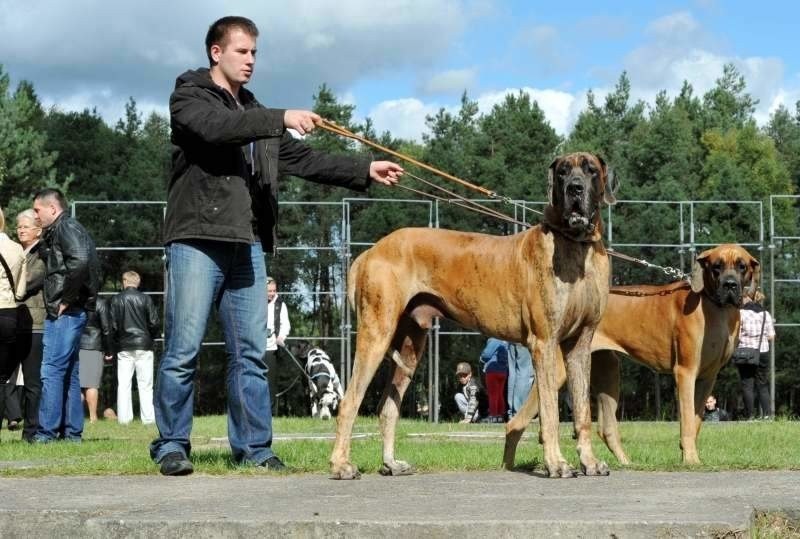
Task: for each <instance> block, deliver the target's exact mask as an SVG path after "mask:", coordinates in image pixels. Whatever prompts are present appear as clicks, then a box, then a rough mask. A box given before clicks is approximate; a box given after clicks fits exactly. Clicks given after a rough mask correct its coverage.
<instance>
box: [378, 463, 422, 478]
mask: <svg viewBox="0 0 800 539" xmlns="http://www.w3.org/2000/svg"><path fill="white" fill-rule="evenodd" d="M378 473H380V474H381V475H391V476H397V475H413V473H414V467H413V466H411V464H409V463H407V462H403V461H402V460H395V461H393V462H388V463H387V462H384V463H383V466H381V469H380V470H378Z"/></svg>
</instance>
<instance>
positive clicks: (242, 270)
mask: <svg viewBox="0 0 800 539" xmlns="http://www.w3.org/2000/svg"><path fill="white" fill-rule="evenodd" d="M257 37H258V29H257V28H256V26H255V24H254V23H253V22H252V21H251V20H249V19H246V18H243V17H224V18H222V19H220V20H218V21H216V22H215V23H214V24H212V25H211V27H210V28H209V31H208V34H207V35H206V53H207V55H208V59H209V62H210V66H211V67H210V69H198V70H196V71H187V72H186V73H184V74H183V75H181V76H179V77H178V79H177V81H176V85H175V91H174V92H173V93H172V96H171V97H170V120H171V127H172V142H173V144H174V149H173V154H172V163H173V167H172V177H171V178H170V182H169V187H168V193H167V212H166V216H165V221H164V243H165V244H166V249H165V250H166V256H167V284H166V289H167V297H166V319H165V330H164V334H165V351H164V357H163V358H162V360H161V363H160V364H159V371H158V377H157V380H156V388H155V399H154V400H155V414H156V424H157V425H158V431H159V437H158V438H157V439H156V440H154V441H153V443H152V444H151V446H150V455H151V457H152V458H153V459H154V460H155V461H156V462H158V463H160V465H161V473H162V474H164V475H185V474H189V473H192V471H193V468H192V463H191V461H190V460H189V454H190V450H191V445H190V443H189V437H190V434H191V425H192V405H193V384H192V381H193V378H194V374H195V371H196V367H197V356H198V354H199V352H200V345H201V342H202V339H203V335H204V333H205V328H206V321H207V320H208V316H209V313H210V311H211V307H212V305H216V306H217V308H218V310H219V319H220V321H221V324H222V329H223V332H224V335H225V344H226V352H227V354H228V375H227V385H228V391H227V393H228V440H229V442H230V445H231V449H232V452H233V457H234V459H235V460H236V461H237V462H240V463H243V464H250V465H255V466H262V467H265V468H267V469H273V470H280V469H283V468H284V465H283V463H282V462H281V461H280V459H278V457H277V456H276V455H275V454H274V453H273V451H272V410H271V407H270V395H269V388H268V385H267V381H266V378H265V376H264V369H265V365H264V361H263V356H264V352H265V349H266V331H267V330H266V320H267V314H266V304H265V302H264V297H263V293H264V290H265V287H266V284H265V281H266V264H265V262H264V253H263V251H270V250H272V251H274V249H275V224H276V222H277V210H278V203H277V197H278V181H279V178H280V176H281V175H284V174H292V175H295V176H300V177H302V178H305V179H308V180H312V181H315V182H319V183H326V184H333V185H339V186H344V187H349V188H351V189H356V190H361V191H363V190H365V189H366V188H367V187H368V186H369V184H370V183H371V182H372V181H375V182H379V183H383V184H386V185H391V184H393V183H396V182H397V180H398V177H399V176H400V175H401V174H402V168H401V167H399V166H398V165H396V164H394V163H391V162H388V161H372V162H370V161H368V160H364V159H360V158H357V157H352V156H344V155H330V154H325V153H321V152H318V151H315V150H313V149H311V148H310V147H309V146H307V145H306V144H304V143H302V142H300V141H298V140H295V139H294V138H292V137H291V136H290V135H289V134H288V133H287V132H286V129H287V128H291V129H294V130H295V131H297V132H298V133H300V134H301V135H303V134H305V133H307V132H309V131H311V130H313V129H314V127H315V125H316V123H318V122H319V121H320V120H321V118H320V117H319V116H318V115H317V114H314V113H313V112H309V111H301V110H280V109H268V108H265V107H263V106H262V105H261V104H260V103H259V102H258V101H257V100H256V99H255V97H254V96H253V94H252V93H250V92H249V91H247V90H246V89H245V88H244V87H243V86H244V85H245V84H246V83H247V82H249V81H250V77H251V76H252V74H253V68H254V66H255V54H256V38H257Z"/></svg>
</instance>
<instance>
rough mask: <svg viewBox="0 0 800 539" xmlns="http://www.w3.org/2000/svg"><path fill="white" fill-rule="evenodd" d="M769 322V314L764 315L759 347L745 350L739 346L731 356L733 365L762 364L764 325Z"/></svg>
mask: <svg viewBox="0 0 800 539" xmlns="http://www.w3.org/2000/svg"><path fill="white" fill-rule="evenodd" d="M766 322H767V313H766V312H765V313H763V315H762V318H761V333H760V334H759V336H758V347H756V348H745V347H743V346H738V347H737V348H736V350H734V351H733V355H731V363H733V364H734V365H758V364H759V363H761V339H763V338H764V324H765V323H766Z"/></svg>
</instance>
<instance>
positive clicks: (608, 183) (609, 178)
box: [594, 154, 619, 206]
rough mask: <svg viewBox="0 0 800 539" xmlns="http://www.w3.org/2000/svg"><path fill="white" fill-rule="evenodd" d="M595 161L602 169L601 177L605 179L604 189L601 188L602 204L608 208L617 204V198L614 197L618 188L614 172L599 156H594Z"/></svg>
mask: <svg viewBox="0 0 800 539" xmlns="http://www.w3.org/2000/svg"><path fill="white" fill-rule="evenodd" d="M594 157H595V158H596V159H597V162H598V163H600V167H601V168H602V169H603V177H604V178H605V187H604V188H603V202H605V203H606V204H608V205H609V206H610V205H612V204H616V203H617V197H616V196H615V195H616V193H617V189H618V188H619V182H618V181H617V176H616V174H614V171H613V170H612V169H610V168H609V167H608V165H606V161H605V159H603V158H602V157H600V156H599V155H597V154H595V156H594Z"/></svg>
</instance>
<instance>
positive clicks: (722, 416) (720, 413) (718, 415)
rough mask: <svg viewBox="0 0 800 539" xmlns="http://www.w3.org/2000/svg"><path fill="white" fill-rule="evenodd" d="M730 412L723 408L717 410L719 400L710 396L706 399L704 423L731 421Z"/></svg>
mask: <svg viewBox="0 0 800 539" xmlns="http://www.w3.org/2000/svg"><path fill="white" fill-rule="evenodd" d="M730 419H731V418H730V416H729V415H728V412H726V411H725V410H723V409H722V408H717V398H716V397H715V396H714V395H709V396H708V398H707V399H706V409H705V410H704V411H703V421H710V422H715V421H730Z"/></svg>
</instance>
